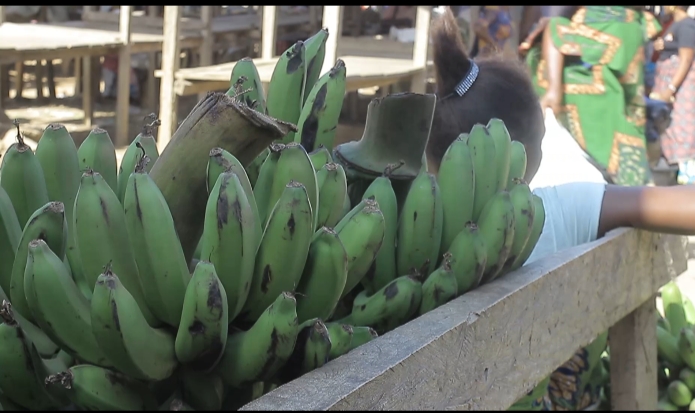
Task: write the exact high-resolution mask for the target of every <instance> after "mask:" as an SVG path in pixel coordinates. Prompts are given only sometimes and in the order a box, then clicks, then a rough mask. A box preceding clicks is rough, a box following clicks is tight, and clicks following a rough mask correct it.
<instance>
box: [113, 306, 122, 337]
mask: <svg viewBox="0 0 695 413" xmlns="http://www.w3.org/2000/svg"><path fill="white" fill-rule="evenodd" d="M111 318H112V319H113V322H114V324H115V325H116V331H121V320H120V319H119V318H118V305H116V302H115V301H113V300H112V301H111Z"/></svg>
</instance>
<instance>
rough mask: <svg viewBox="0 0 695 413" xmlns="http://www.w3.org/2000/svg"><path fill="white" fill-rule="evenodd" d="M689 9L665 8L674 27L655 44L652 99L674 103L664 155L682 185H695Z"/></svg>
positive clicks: (694, 44)
mask: <svg viewBox="0 0 695 413" xmlns="http://www.w3.org/2000/svg"><path fill="white" fill-rule="evenodd" d="M687 10H688V6H664V11H665V13H666V14H667V15H668V16H669V17H671V19H670V20H671V24H670V25H669V26H668V28H667V29H666V30H665V31H664V32H663V33H662V34H661V36H660V37H659V38H658V39H657V40H656V41H655V42H654V49H655V50H656V51H658V60H657V63H656V73H655V77H654V87H653V89H652V92H651V94H650V97H651V98H652V99H659V100H661V101H664V102H670V103H671V104H672V106H673V109H672V110H671V123H670V125H669V126H668V128H667V129H666V131H664V132H663V133H662V134H661V137H660V140H661V151H662V153H663V156H664V158H665V159H666V161H667V162H668V163H669V164H672V165H678V183H680V184H691V183H695V69H694V68H693V54H694V53H695V20H694V19H693V18H692V17H690V16H688V14H687Z"/></svg>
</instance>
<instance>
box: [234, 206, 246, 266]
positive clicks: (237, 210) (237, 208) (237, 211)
mask: <svg viewBox="0 0 695 413" xmlns="http://www.w3.org/2000/svg"><path fill="white" fill-rule="evenodd" d="M232 214H234V219H236V221H237V222H238V223H239V232H240V233H241V238H242V239H243V237H244V224H243V222H242V221H243V219H244V218H243V217H242V216H241V203H240V202H239V195H238V194H237V198H236V199H234V202H232ZM241 256H242V257H243V256H244V243H243V242H242V243H241Z"/></svg>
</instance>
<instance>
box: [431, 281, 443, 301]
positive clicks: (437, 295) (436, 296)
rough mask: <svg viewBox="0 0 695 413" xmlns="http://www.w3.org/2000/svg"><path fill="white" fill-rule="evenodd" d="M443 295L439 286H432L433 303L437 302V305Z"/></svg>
mask: <svg viewBox="0 0 695 413" xmlns="http://www.w3.org/2000/svg"><path fill="white" fill-rule="evenodd" d="M443 294H444V290H442V288H441V287H440V286H438V285H435V286H434V291H433V295H434V301H435V302H437V303H438V302H440V300H441V299H442V295H443Z"/></svg>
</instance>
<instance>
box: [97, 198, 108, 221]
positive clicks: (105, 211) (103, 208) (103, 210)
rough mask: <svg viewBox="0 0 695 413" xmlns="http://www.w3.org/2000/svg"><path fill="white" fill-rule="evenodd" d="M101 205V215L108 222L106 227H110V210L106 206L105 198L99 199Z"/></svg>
mask: <svg viewBox="0 0 695 413" xmlns="http://www.w3.org/2000/svg"><path fill="white" fill-rule="evenodd" d="M99 205H100V206H101V214H102V215H103V216H104V219H105V220H106V225H109V210H108V207H107V206H106V201H105V200H104V198H102V197H99Z"/></svg>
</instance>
